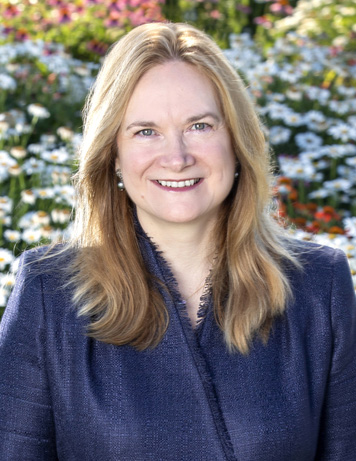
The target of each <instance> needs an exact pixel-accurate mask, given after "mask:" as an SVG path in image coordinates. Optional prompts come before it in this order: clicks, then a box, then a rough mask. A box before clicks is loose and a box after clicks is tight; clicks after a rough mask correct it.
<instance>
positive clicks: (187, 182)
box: [157, 178, 199, 188]
mask: <svg viewBox="0 0 356 461" xmlns="http://www.w3.org/2000/svg"><path fill="white" fill-rule="evenodd" d="M198 181H199V178H198V179H187V180H185V181H159V180H157V182H158V183H159V184H161V186H165V187H175V188H178V187H189V186H194V184H196V183H197V182H198Z"/></svg>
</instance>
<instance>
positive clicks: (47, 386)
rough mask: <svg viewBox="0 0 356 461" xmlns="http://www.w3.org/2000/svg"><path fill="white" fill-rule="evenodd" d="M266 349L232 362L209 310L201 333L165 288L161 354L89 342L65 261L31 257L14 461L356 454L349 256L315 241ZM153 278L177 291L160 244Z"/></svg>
mask: <svg viewBox="0 0 356 461" xmlns="http://www.w3.org/2000/svg"><path fill="white" fill-rule="evenodd" d="M304 250H305V251H304V256H303V258H304V261H305V264H304V271H303V272H298V271H296V270H293V271H291V272H290V273H289V276H290V278H291V282H292V286H293V290H294V296H295V299H294V301H293V302H291V303H290V305H289V306H288V307H287V310H286V313H285V315H283V316H281V317H279V318H277V319H276V320H275V323H274V326H273V329H272V333H271V336H270V338H269V341H268V343H267V344H266V345H263V344H262V342H261V341H260V340H259V339H258V338H256V340H255V341H254V343H253V346H252V349H251V352H250V354H249V355H247V356H243V355H241V354H239V353H234V354H230V353H228V351H227V350H226V347H225V344H224V341H223V336H222V333H221V331H220V330H219V328H218V327H217V325H216V323H215V321H214V316H213V312H212V308H211V305H210V306H208V307H207V311H206V313H205V318H204V319H203V320H202V321H201V323H200V324H199V326H198V327H197V329H196V330H193V328H192V327H191V325H190V323H189V320H188V318H187V315H186V312H185V309H184V304H183V301H182V300H181V299H180V296H178V295H174V296H173V298H172V297H170V296H169V295H168V294H167V293H166V292H165V291H162V295H163V296H164V297H165V299H166V303H167V307H168V310H169V314H170V324H169V327H168V330H167V332H166V334H165V336H164V338H163V340H162V341H161V343H160V344H159V345H158V346H157V347H156V348H155V349H153V350H146V351H143V352H138V351H136V350H135V349H133V348H132V347H131V346H120V347H119V346H114V345H110V344H105V343H103V342H99V341H97V340H94V339H91V338H88V337H87V336H86V335H85V326H86V320H85V319H83V318H78V317H77V314H76V311H75V309H74V308H73V306H72V303H71V293H70V292H69V291H68V290H63V289H62V288H61V284H60V277H59V271H58V267H56V259H53V260H52V261H51V262H49V263H44V262H42V263H41V264H42V265H43V264H44V265H47V266H49V267H47V269H46V271H42V273H39V270H38V267H37V266H38V264H37V263H35V264H31V265H26V263H27V262H28V261H30V260H33V259H36V258H37V257H38V255H39V254H41V250H39V251H30V252H27V253H25V254H24V256H23V258H22V262H21V266H20V270H19V274H18V279H17V283H16V287H15V289H14V291H13V293H12V296H11V300H10V301H9V304H8V307H7V309H6V312H5V315H4V318H3V320H2V322H1V332H0V459H1V460H2V461H26V460H28V461H41V460H45V461H51V460H61V461H79V460H80V461H82V460H83V461H84V460H85V461H91V460H92V461H98V460H100V461H118V460H120V461H125V460H127V461H149V460H152V461H153V460H154V461H157V460H162V461H170V460H171V461H199V460H204V461H216V460H230V461H232V460H241V461H311V460H325V461H326V460H332V461H337V460H340V461H341V460H342V461H355V460H356V305H355V293H354V288H353V286H352V283H351V277H350V270H349V267H348V264H347V261H346V258H345V255H344V254H343V253H342V252H341V251H339V250H333V249H331V248H326V247H323V248H319V247H317V246H314V245H306V246H305V247H304ZM145 253H146V254H145V258H146V262H147V264H148V266H149V268H150V270H151V271H152V272H153V273H154V274H155V275H156V276H158V277H160V278H161V279H162V280H163V281H165V282H167V283H168V284H169V280H168V278H169V275H167V268H166V267H165V265H164V264H163V263H162V261H160V257H159V255H158V254H157V253H156V252H155V249H154V248H153V247H152V246H150V245H149V246H147V247H146V249H145Z"/></svg>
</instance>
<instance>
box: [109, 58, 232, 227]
mask: <svg viewBox="0 0 356 461" xmlns="http://www.w3.org/2000/svg"><path fill="white" fill-rule="evenodd" d="M117 146H118V152H119V154H118V159H117V167H118V168H120V169H121V171H122V175H123V181H124V184H125V188H126V191H127V193H128V195H129V196H130V198H131V200H132V201H133V202H134V203H135V204H136V207H137V215H138V218H139V220H140V222H141V225H142V226H143V228H144V229H145V228H146V226H145V224H146V223H147V224H148V227H150V226H152V225H153V224H158V225H159V224H163V223H167V222H170V223H179V224H182V223H188V222H189V223H193V222H201V223H203V224H204V223H208V222H211V220H214V219H215V218H216V217H217V213H218V210H219V207H220V205H221V203H222V202H223V201H224V199H225V198H226V197H227V195H228V194H229V192H230V190H231V188H232V185H233V181H234V172H235V162H236V158H235V156H234V154H233V151H232V147H231V140H230V136H229V134H228V130H227V128H226V126H225V123H224V119H223V116H222V113H221V110H220V107H219V102H218V99H217V96H216V93H215V91H214V88H213V85H212V84H211V82H210V80H209V79H208V78H207V77H206V76H204V75H203V74H202V73H200V72H199V71H198V70H197V69H196V68H195V67H193V66H191V65H189V64H186V63H183V62H179V61H170V62H167V63H165V64H163V65H157V66H156V67H153V68H152V69H150V70H149V71H148V72H147V73H146V74H144V75H143V77H142V78H141V79H140V80H139V82H138V84H137V86H136V88H135V90H134V92H133V94H132V96H131V99H130V101H129V104H128V107H127V111H126V114H125V116H124V119H123V123H122V125H121V127H120V130H119V134H118V137H117Z"/></svg>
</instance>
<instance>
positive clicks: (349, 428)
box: [315, 250, 356, 461]
mask: <svg viewBox="0 0 356 461" xmlns="http://www.w3.org/2000/svg"><path fill="white" fill-rule="evenodd" d="M325 289H328V287H327V286H325ZM330 321H331V325H332V331H333V354H332V360H331V364H330V373H329V379H328V383H327V389H326V395H325V402H324V407H323V413H322V416H321V431H320V438H319V445H318V451H317V456H316V458H315V459H316V460H322V461H326V460H330V461H341V460H342V461H355V459H356V297H355V290H354V287H353V283H352V278H351V272H350V268H349V264H348V262H347V260H346V256H345V254H344V253H343V252H341V251H340V250H337V251H336V252H335V261H334V267H333V280H332V285H331V298H330Z"/></svg>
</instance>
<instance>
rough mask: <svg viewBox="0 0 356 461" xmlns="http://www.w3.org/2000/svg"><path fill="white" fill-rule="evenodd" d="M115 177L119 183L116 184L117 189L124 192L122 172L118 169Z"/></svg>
mask: <svg viewBox="0 0 356 461" xmlns="http://www.w3.org/2000/svg"><path fill="white" fill-rule="evenodd" d="M116 176H117V177H118V178H119V182H118V183H117V187H118V188H119V189H120V190H121V191H122V190H125V184H124V179H123V177H122V172H121V170H120V168H119V169H118V170H116Z"/></svg>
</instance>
